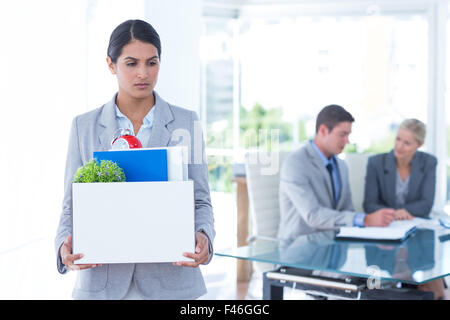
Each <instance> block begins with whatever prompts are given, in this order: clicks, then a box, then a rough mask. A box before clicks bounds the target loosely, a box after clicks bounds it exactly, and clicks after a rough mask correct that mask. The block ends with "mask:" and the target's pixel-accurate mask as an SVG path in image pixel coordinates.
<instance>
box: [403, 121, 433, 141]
mask: <svg viewBox="0 0 450 320" xmlns="http://www.w3.org/2000/svg"><path fill="white" fill-rule="evenodd" d="M399 129H406V130H408V131H409V132H411V133H412V134H413V136H414V138H415V139H416V141H417V143H419V144H423V143H424V141H425V135H426V133H427V129H426V128H425V124H424V123H423V122H422V121H420V120H417V119H406V120H403V122H402V123H401V124H400V127H399Z"/></svg>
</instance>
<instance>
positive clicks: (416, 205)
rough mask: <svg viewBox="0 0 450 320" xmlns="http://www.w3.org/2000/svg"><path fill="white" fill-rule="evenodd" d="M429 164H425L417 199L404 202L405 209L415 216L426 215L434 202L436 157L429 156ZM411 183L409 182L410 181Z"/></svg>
mask: <svg viewBox="0 0 450 320" xmlns="http://www.w3.org/2000/svg"><path fill="white" fill-rule="evenodd" d="M429 159H430V161H429V163H430V164H429V165H426V166H425V168H426V169H425V175H424V179H423V181H422V184H421V188H420V189H419V190H420V193H419V194H418V195H417V196H418V197H417V200H416V201H413V202H408V203H407V204H405V207H404V208H405V209H406V210H407V211H408V212H409V213H411V214H412V215H413V216H416V217H426V216H428V215H429V214H430V212H431V209H432V208H433V203H434V194H435V190H436V166H437V159H436V158H435V157H430V158H429ZM410 183H411V182H410Z"/></svg>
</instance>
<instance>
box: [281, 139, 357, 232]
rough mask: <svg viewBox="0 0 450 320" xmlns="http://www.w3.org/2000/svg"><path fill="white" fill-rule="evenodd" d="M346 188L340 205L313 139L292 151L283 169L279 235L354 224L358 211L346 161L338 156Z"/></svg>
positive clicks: (341, 196) (338, 163)
mask: <svg viewBox="0 0 450 320" xmlns="http://www.w3.org/2000/svg"><path fill="white" fill-rule="evenodd" d="M336 160H337V165H338V169H339V174H340V177H341V181H342V189H341V193H340V197H339V199H338V203H337V206H336V209H333V190H332V188H331V179H330V175H329V173H328V171H327V169H326V168H325V166H324V165H323V163H322V161H321V159H320V158H319V155H318V154H317V152H316V151H315V150H314V148H313V146H312V145H311V143H310V142H308V143H306V145H305V146H303V147H301V148H300V149H298V150H296V151H294V152H292V153H291V154H289V155H288V156H287V157H286V159H285V160H284V162H283V165H282V168H281V172H280V190H279V200H280V225H279V229H278V237H280V238H284V239H293V238H295V237H297V236H299V235H302V234H309V233H313V232H317V231H319V230H330V229H338V228H339V227H341V226H352V225H353V218H354V216H355V214H356V213H355V212H354V211H353V203H352V197H351V193H350V186H349V182H348V169H347V166H346V164H345V162H344V161H342V160H341V159H338V158H336Z"/></svg>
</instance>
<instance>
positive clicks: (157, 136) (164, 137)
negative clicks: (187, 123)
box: [147, 91, 174, 148]
mask: <svg viewBox="0 0 450 320" xmlns="http://www.w3.org/2000/svg"><path fill="white" fill-rule="evenodd" d="M153 93H154V95H155V105H154V108H155V118H154V121H153V128H152V134H151V135H150V141H149V142H148V146H147V147H149V148H156V147H165V146H167V145H168V144H169V141H170V138H171V135H172V131H171V130H169V128H168V127H167V125H168V124H169V123H170V122H172V121H173V120H174V117H173V113H172V111H171V109H170V105H169V104H168V103H167V102H165V101H164V100H163V99H161V97H160V96H159V95H158V94H157V93H156V92H155V91H153Z"/></svg>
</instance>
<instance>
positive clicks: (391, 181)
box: [383, 151, 397, 208]
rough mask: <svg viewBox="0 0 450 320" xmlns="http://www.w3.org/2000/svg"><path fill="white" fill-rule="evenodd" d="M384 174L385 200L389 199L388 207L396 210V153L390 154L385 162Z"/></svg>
mask: <svg viewBox="0 0 450 320" xmlns="http://www.w3.org/2000/svg"><path fill="white" fill-rule="evenodd" d="M383 174H384V176H385V178H384V181H385V185H384V188H383V189H384V191H385V192H386V193H385V199H387V205H388V206H390V207H391V208H395V206H396V200H395V185H396V184H395V182H396V179H397V163H396V160H395V156H394V151H391V152H389V153H388V154H387V155H386V156H385V158H384V161H383Z"/></svg>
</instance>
